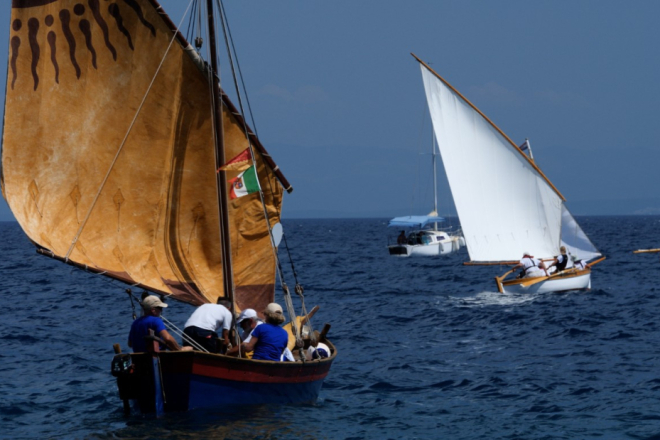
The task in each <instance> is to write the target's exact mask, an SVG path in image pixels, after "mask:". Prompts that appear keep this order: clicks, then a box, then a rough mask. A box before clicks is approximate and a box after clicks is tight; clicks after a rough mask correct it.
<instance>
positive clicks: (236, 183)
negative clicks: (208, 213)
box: [229, 165, 261, 200]
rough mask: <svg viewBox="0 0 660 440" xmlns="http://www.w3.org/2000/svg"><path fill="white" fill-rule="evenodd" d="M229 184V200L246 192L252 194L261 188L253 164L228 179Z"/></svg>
mask: <svg viewBox="0 0 660 440" xmlns="http://www.w3.org/2000/svg"><path fill="white" fill-rule="evenodd" d="M229 184H230V185H231V188H230V190H229V198H230V199H231V200H233V199H236V198H238V197H243V196H247V195H248V194H252V193H253V192H257V191H259V190H260V189H261V187H260V186H259V179H258V178H257V172H256V168H255V166H254V165H252V166H251V167H250V168H248V169H247V170H245V171H243V172H242V173H241V174H239V175H238V176H236V177H234V178H233V179H230V180H229Z"/></svg>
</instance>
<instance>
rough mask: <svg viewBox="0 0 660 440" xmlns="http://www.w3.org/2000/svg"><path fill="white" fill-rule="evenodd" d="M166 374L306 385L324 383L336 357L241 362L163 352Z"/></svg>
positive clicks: (203, 354)
mask: <svg viewBox="0 0 660 440" xmlns="http://www.w3.org/2000/svg"><path fill="white" fill-rule="evenodd" d="M160 357H161V361H162V364H161V368H162V369H163V373H166V372H167V373H183V374H193V375H197V376H201V377H208V378H214V379H225V380H232V381H237V382H254V383H304V382H314V381H317V380H323V379H324V378H325V377H326V376H327V375H328V372H329V371H330V366H331V365H332V361H333V360H334V356H332V357H330V358H329V359H326V360H322V361H309V362H306V363H302V362H271V361H254V360H250V359H238V358H233V357H227V356H222V355H215V354H206V353H199V352H193V353H191V352H187V353H184V352H163V353H160Z"/></svg>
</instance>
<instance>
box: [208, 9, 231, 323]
mask: <svg viewBox="0 0 660 440" xmlns="http://www.w3.org/2000/svg"><path fill="white" fill-rule="evenodd" d="M206 7H207V14H208V27H209V49H210V51H211V53H210V57H211V60H210V61H211V83H212V87H213V125H214V129H215V152H216V154H215V169H216V170H219V169H220V167H222V166H223V165H224V164H225V145H224V129H223V125H222V102H221V100H222V98H221V92H220V83H219V80H218V78H220V75H219V71H218V54H217V50H216V46H215V21H214V18H213V0H206ZM216 182H217V186H218V199H219V200H218V201H219V205H218V208H219V210H220V213H219V214H220V240H221V246H222V279H223V280H222V281H223V284H224V291H225V296H226V297H227V298H229V300H230V301H231V302H232V309H234V310H235V304H234V274H233V271H232V261H231V236H230V235H229V203H228V201H227V176H226V174H225V172H224V171H222V170H220V171H218V172H217V173H216Z"/></svg>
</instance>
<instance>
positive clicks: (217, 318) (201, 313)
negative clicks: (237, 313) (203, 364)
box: [183, 299, 234, 353]
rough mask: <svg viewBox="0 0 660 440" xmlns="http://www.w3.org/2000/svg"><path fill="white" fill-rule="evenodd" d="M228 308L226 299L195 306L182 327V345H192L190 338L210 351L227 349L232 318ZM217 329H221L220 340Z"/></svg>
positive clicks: (217, 351)
mask: <svg viewBox="0 0 660 440" xmlns="http://www.w3.org/2000/svg"><path fill="white" fill-rule="evenodd" d="M230 308H231V304H230V303H229V301H227V300H226V299H218V304H202V305H201V306H199V307H197V309H195V311H194V312H193V314H192V315H190V318H188V321H186V325H185V327H184V329H183V334H184V338H183V345H184V346H185V345H192V346H193V347H194V344H193V343H191V342H190V341H189V339H188V338H190V339H192V340H193V341H194V342H195V343H197V344H199V345H200V346H202V347H203V348H204V349H206V350H208V351H209V352H211V353H224V352H225V351H227V347H229V346H230V343H229V330H231V325H232V320H233V318H234V317H233V316H232V313H231V312H230V311H229V309H230ZM219 329H221V330H222V339H221V340H218V333H217V330H219ZM186 336H187V337H186ZM218 342H220V343H219V344H218Z"/></svg>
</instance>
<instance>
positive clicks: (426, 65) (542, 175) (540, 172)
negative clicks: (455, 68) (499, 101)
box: [410, 53, 566, 202]
mask: <svg viewBox="0 0 660 440" xmlns="http://www.w3.org/2000/svg"><path fill="white" fill-rule="evenodd" d="M410 55H412V56H413V58H415V59H416V60H417V61H419V63H420V64H421V65H423V66H424V67H426V68H427V69H428V71H429V72H431V73H432V74H433V75H435V77H436V78H438V79H439V80H440V81H442V82H443V83H444V84H445V85H446V86H447V87H449V88H450V89H451V90H452V91H453V92H454V93H456V94H457V95H458V96H460V97H461V99H462V100H463V101H465V102H466V103H467V104H468V105H469V106H470V107H472V108H473V109H474V111H476V112H477V113H479V114H480V115H481V117H482V118H484V119H485V120H486V122H488V123H489V124H490V125H491V126H492V127H493V128H494V129H495V130H497V132H498V133H499V134H501V135H502V137H503V138H504V139H506V140H507V141H508V142H509V143H510V144H511V146H512V147H513V148H514V150H516V151H517V152H518V153H520V155H521V156H522V157H524V158H525V160H526V161H527V162H528V163H529V164H530V165H531V166H532V168H534V169H535V170H536V172H537V173H539V175H540V176H541V177H542V178H543V179H544V180H545V181H546V182H547V184H548V185H550V187H551V188H552V189H553V190H554V191H555V192H556V193H557V195H558V196H559V197H560V198H561V199H562V200H563V201H564V202H565V201H566V198H565V197H564V196H563V195H562V194H561V193H560V192H559V190H558V189H557V188H556V187H555V185H553V184H552V182H550V179H548V178H547V177H546V175H545V174H543V171H541V169H540V168H539V167H538V166H537V165H536V164H535V163H534V161H532V160H531V159H530V158H529V157H528V156H527V155H526V154H525V153H523V151H522V150H521V149H520V147H519V146H518V145H516V144H515V142H513V141H512V140H511V139H510V138H509V136H507V135H506V133H504V132H503V131H502V130H500V127H498V126H497V125H495V123H494V122H493V121H491V120H490V119H489V118H488V116H486V115H485V114H483V112H482V111H481V110H479V109H478V108H477V106H475V105H474V104H472V103H471V102H470V101H469V100H468V99H467V98H466V97H465V96H463V95H462V94H461V92H459V91H458V90H456V89H455V88H454V87H453V86H452V85H451V84H449V83H448V82H447V81H446V80H445V79H444V78H443V77H441V76H440V75H438V73H437V72H436V71H435V70H433V69H431V67H430V66H429V65H428V64H426V63H425V62H424V61H422V60H421V59H420V58H419V57H418V56H417V55H415V54H414V53H411V54H410Z"/></svg>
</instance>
